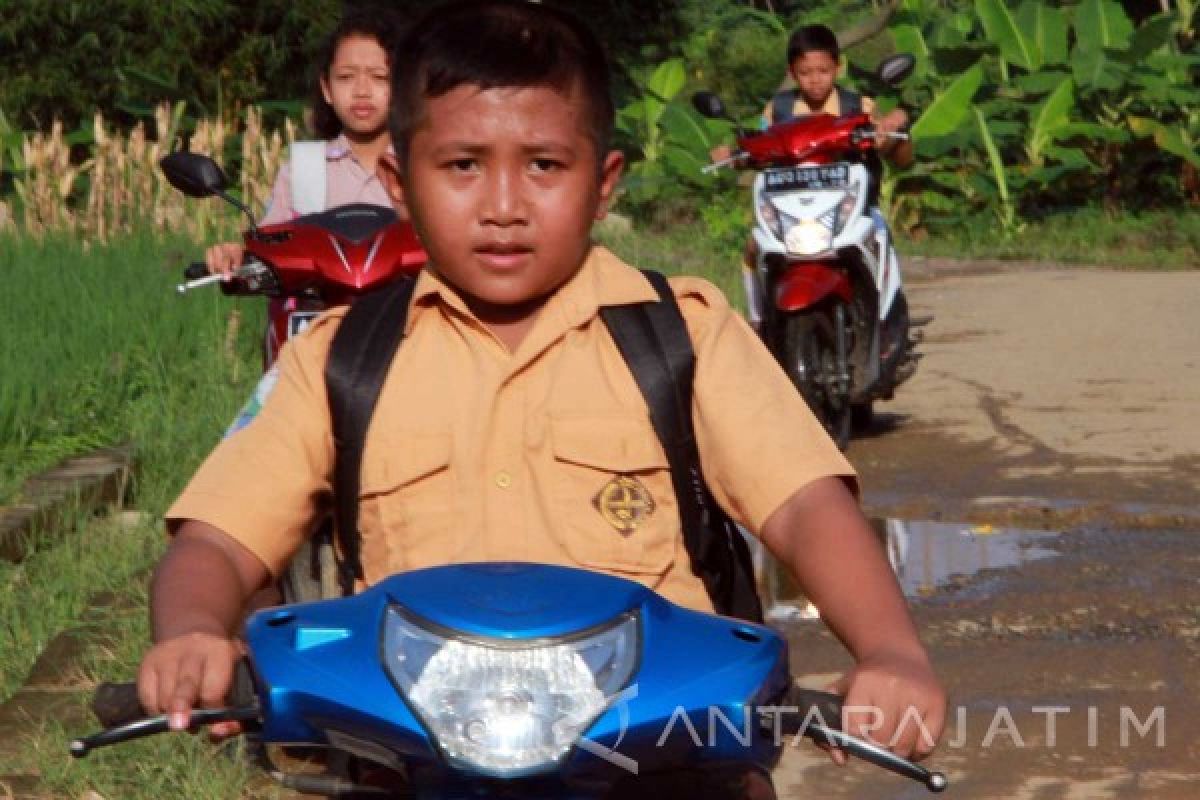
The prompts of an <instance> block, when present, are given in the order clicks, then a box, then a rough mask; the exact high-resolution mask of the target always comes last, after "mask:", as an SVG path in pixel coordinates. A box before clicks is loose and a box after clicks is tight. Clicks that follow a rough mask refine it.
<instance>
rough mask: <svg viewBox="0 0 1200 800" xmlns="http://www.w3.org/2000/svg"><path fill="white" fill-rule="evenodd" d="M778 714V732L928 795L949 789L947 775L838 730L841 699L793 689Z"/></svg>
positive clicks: (806, 690)
mask: <svg viewBox="0 0 1200 800" xmlns="http://www.w3.org/2000/svg"><path fill="white" fill-rule="evenodd" d="M778 710H779V711H780V712H781V713H780V719H779V724H780V728H779V729H780V732H782V733H786V734H789V735H795V734H800V735H803V736H807V737H808V738H810V739H812V740H813V741H816V742H819V743H821V744H828V745H829V746H831V747H836V748H838V749H840V750H844V751H845V752H847V753H849V754H850V755H852V756H854V757H856V758H860V759H862V760H863V761H867V762H869V763H871V764H874V765H875V766H877V767H882V768H883V769H886V770H889V771H891V772H895V773H896V774H898V775H903V776H904V777H906V778H911V779H913V780H915V781H917V782H918V783H921V784H924V786H925V788H927V789H928V790H929V791H931V792H935V793H936V792H943V791H945V790H946V787H947V786H949V782H948V781H947V780H946V776H945V775H944V774H942V773H941V772H933V771H930V770H928V769H926V768H925V767H922V766H921V765H920V764H915V763H913V762H912V761H909V760H908V759H906V758H901V757H900V756H898V755H896V754H895V753H893V752H891V751H890V750H888V749H886V748H884V747H880V746H879V745H877V744H875V743H873V742H869V741H866V740H864V739H859V738H856V737H854V736H851V735H849V734H847V733H845V732H843V731H842V730H841V724H842V698H840V697H838V696H837V695H835V694H830V693H829V692H821V691H817V690H816V689H802V688H800V687H798V686H793V687H792V688H791V690H790V691H789V692H788V694H787V697H786V698H785V705H784V706H783V707H781V708H780V709H778Z"/></svg>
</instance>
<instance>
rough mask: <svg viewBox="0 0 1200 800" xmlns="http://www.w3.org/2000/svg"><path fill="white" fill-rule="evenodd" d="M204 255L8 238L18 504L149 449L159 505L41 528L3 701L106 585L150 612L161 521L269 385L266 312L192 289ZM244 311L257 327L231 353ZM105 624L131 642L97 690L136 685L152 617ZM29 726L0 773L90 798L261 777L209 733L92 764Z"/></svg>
mask: <svg viewBox="0 0 1200 800" xmlns="http://www.w3.org/2000/svg"><path fill="white" fill-rule="evenodd" d="M199 252H200V251H199V247H198V246H196V245H194V244H191V243H189V242H187V241H186V240H182V239H179V240H167V241H163V240H161V239H156V238H154V237H151V236H137V237H131V238H129V239H127V240H125V241H123V242H121V243H120V244H119V245H115V246H111V247H104V248H93V249H91V251H90V252H85V251H84V249H83V248H81V247H80V246H79V245H78V244H76V243H74V242H71V241H69V240H66V239H50V240H48V241H46V242H45V243H42V244H39V243H36V242H33V241H30V240H18V239H15V238H12V237H7V236H0V264H2V265H3V269H4V274H5V276H6V277H7V278H8V279H9V280H8V281H7V285H8V287H9V290H10V295H11V296H10V298H9V302H8V303H7V304H6V309H5V313H4V314H3V315H0V376H3V377H2V378H0V504H2V503H4V502H6V501H8V502H11V501H13V500H14V499H17V493H18V489H19V486H20V484H21V482H22V480H23V479H24V478H26V477H28V476H29V475H31V474H33V473H35V472H37V471H39V470H41V469H44V468H46V467H49V466H51V465H52V464H54V463H55V462H57V461H59V460H60V459H62V458H64V457H67V456H70V455H75V454H77V453H79V452H82V451H85V450H88V449H90V448H92V447H95V446H98V445H104V444H112V443H117V442H131V443H132V444H133V445H134V447H135V449H136V454H137V471H136V474H135V478H134V482H133V484H134V485H133V503H134V504H135V506H136V507H137V508H139V509H141V510H143V511H145V512H147V514H146V519H145V520H144V522H142V523H141V524H138V525H135V526H133V527H121V526H117V525H115V524H110V523H108V522H106V521H104V520H102V519H98V518H94V517H92V516H90V515H85V514H80V515H77V517H76V520H77V522H76V525H75V526H74V528H73V529H72V530H68V531H65V532H64V534H63V535H61V536H57V537H54V538H52V539H51V538H39V537H37V536H36V535H35V536H34V537H33V552H32V554H31V555H30V556H29V557H28V558H27V559H26V560H25V561H24V562H22V563H21V564H16V565H13V564H7V563H3V562H0V698H6V697H8V696H9V695H10V693H11V692H12V691H14V690H15V689H16V688H17V687H18V685H19V684H20V682H21V681H22V680H24V678H25V676H26V675H27V673H28V671H29V669H30V667H31V666H32V664H33V662H34V660H35V659H36V658H37V656H38V655H39V653H40V652H41V650H42V649H43V648H44V647H45V646H46V644H47V643H48V642H49V641H50V640H51V639H52V638H53V637H54V635H55V634H57V633H58V632H60V631H63V630H66V629H68V628H71V627H73V626H74V625H76V624H77V621H78V620H79V619H80V617H81V615H82V614H83V612H84V611H85V609H86V608H87V607H88V604H89V602H90V600H91V599H92V598H93V597H94V596H95V595H96V593H98V592H102V591H110V592H112V591H115V592H118V593H122V594H124V595H125V596H126V597H127V599H128V601H129V604H130V605H131V606H132V607H133V608H135V609H142V608H144V604H145V584H146V575H147V574H148V570H149V569H150V567H151V566H152V565H153V564H154V562H155V561H156V560H157V558H158V556H159V554H160V553H161V552H162V548H163V545H164V537H163V533H162V525H161V514H162V512H163V510H164V509H165V507H166V505H167V504H168V503H169V502H170V501H171V499H173V497H174V496H175V494H177V493H178V491H179V489H180V488H181V487H182V485H183V483H184V482H185V481H186V480H187V478H188V476H190V475H191V473H192V472H193V471H194V470H195V468H196V466H197V465H198V463H199V462H200V460H201V459H202V458H203V457H204V456H205V455H206V454H207V453H208V451H209V450H210V449H211V447H212V446H213V444H214V443H215V442H216V441H217V439H218V438H219V437H220V435H221V431H222V430H223V428H224V426H225V425H227V424H228V422H229V421H230V420H231V419H232V418H233V415H234V413H235V411H236V410H237V408H238V407H239V406H240V405H241V404H242V402H243V401H244V400H245V398H246V397H247V396H248V395H249V393H250V391H251V389H252V387H253V385H254V383H255V381H256V380H257V377H258V375H257V373H258V371H259V354H258V342H259V340H260V339H259V335H260V333H261V331H262V324H263V322H262V317H263V302H262V301H261V300H260V299H257V298H246V299H231V298H225V297H224V296H222V295H221V294H220V292H219V291H208V292H205V291H197V292H195V293H194V294H191V295H188V296H185V297H182V298H181V297H179V296H178V295H176V293H175V291H174V285H175V283H176V282H177V280H178V275H179V272H180V268H181V267H182V265H184V264H185V263H187V262H188V261H190V260H193V259H194V258H195V257H196V256H197V254H198V253H199ZM234 309H239V313H240V335H239V336H238V337H237V340H236V341H235V346H234V348H233V352H232V353H230V352H227V346H226V340H227V330H228V326H229V320H230V315H231V313H232V312H233V311H234ZM104 627H105V628H106V629H107V632H108V633H111V634H114V635H115V644H113V643H111V642H104V641H102V640H98V641H97V642H95V643H94V645H93V646H92V647H90V648H89V649H88V650H87V652H85V654H84V657H83V661H82V663H81V669H82V671H83V675H82V676H81V679H82V680H83V681H84V683H85V685H86V682H87V681H93V680H94V681H98V680H128V679H131V678H132V677H133V675H134V673H135V670H136V665H137V662H138V660H139V658H140V656H141V653H142V652H143V651H144V649H145V647H146V644H147V643H148V631H147V625H146V615H145V612H144V610H137V611H135V612H134V613H119V614H113V615H111V616H110V617H109V618H108V619H106V620H105V626H104ZM105 638H108V637H105ZM80 701H81V702H83V698H82V697H81V700H80ZM5 733H6V734H11V733H13V732H11V731H5ZM28 733H29V734H30V737H31V738H30V739H29V740H28V745H27V747H25V748H24V749H23V750H22V751H21V754H20V756H19V757H18V758H17V762H16V763H0V774H31V773H33V774H39V775H41V776H42V782H43V785H44V788H45V790H46V791H47V792H50V793H51V794H53V795H54V796H71V797H80V796H83V794H84V792H85V791H86V790H87V789H89V788H90V789H94V790H95V791H97V792H99V793H100V794H101V795H102V796H105V797H126V798H156V797H164V796H169V797H180V796H187V797H213V798H217V797H222V798H225V797H233V796H238V795H240V794H241V793H242V787H243V786H244V784H245V782H246V778H247V768H246V767H245V765H244V764H242V763H241V762H239V761H238V760H236V759H230V758H227V757H225V756H220V757H217V756H216V755H215V754H214V753H215V751H214V750H213V749H212V748H211V747H208V746H207V745H206V744H205V743H204V741H203V737H164V738H163V740H161V741H157V742H151V743H146V744H139V745H134V746H130V747H127V748H118V751H119V752H113V753H103V754H99V755H98V756H97V757H95V758H91V759H88V760H87V761H82V762H74V761H72V760H71V759H69V758H68V757H67V756H66V750H65V748H66V743H67V741H68V738H69V735H77V734H79V733H81V731H78V730H71V731H66V730H63V729H62V727H61V726H60V725H59V726H55V725H51V726H49V727H47V728H45V729H43V730H36V731H28Z"/></svg>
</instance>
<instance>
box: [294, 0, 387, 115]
mask: <svg viewBox="0 0 1200 800" xmlns="http://www.w3.org/2000/svg"><path fill="white" fill-rule="evenodd" d="M400 32H401V25H400V21H399V19H398V18H397V17H396V16H395V15H394V14H393V13H392V12H391V11H390V10H389V9H387V8H382V7H378V6H371V7H370V8H362V9H355V10H353V11H348V12H347V13H346V14H345V16H343V17H342V19H341V21H340V22H338V24H337V27H336V28H334V29H333V31H332V32H331V33H330V34H329V36H328V38H326V40H325V43H324V44H323V45H322V47H321V51H320V53H319V55H318V61H317V68H318V69H317V80H316V81H314V87H313V89H314V91H313V101H312V112H313V113H312V127H313V133H315V134H316V135H317V136H318V137H320V138H321V139H333V138H334V137H336V136H337V135H338V134H340V133H341V132H342V121H341V120H340V119H338V116H337V114H336V113H335V112H334V110H333V106H331V105H329V103H327V102H325V95H324V94H323V93H322V92H321V80H320V79H321V78H325V79H326V80H328V79H329V70H330V69H331V68H332V67H333V59H334V57H335V56H336V55H337V49H338V46H339V45H341V43H342V42H343V41H344V40H345V39H348V38H350V37H352V36H363V37H366V38H368V39H374V40H375V41H377V42H379V46H380V47H382V48H383V51H384V52H385V53H387V58H388V65H389V66H390V65H391V63H392V61H393V55H392V54H393V51H394V50H395V46H396V41H397V40H398V39H399V38H400Z"/></svg>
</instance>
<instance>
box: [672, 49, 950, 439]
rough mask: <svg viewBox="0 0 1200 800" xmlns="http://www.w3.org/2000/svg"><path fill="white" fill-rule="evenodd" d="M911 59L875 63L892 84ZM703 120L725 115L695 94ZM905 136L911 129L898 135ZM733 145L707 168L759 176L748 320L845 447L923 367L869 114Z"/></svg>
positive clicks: (806, 124) (777, 129)
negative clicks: (876, 408) (883, 210)
mask: <svg viewBox="0 0 1200 800" xmlns="http://www.w3.org/2000/svg"><path fill="white" fill-rule="evenodd" d="M912 64H913V62H912V58H911V56H893V57H892V58H889V59H887V60H886V61H884V62H883V64H882V65H881V66H880V68H879V75H880V77H881V79H882V80H883V81H884V82H885V83H887V84H888V85H895V84H897V83H899V82H900V81H902V80H903V79H904V78H905V77H907V76H908V74H909V73H910V72H911V71H912ZM693 102H694V105H695V106H696V109H697V110H698V111H699V112H700V113H701V114H703V115H704V116H707V117H712V118H725V119H729V118H730V117H729V115H728V113H727V112H726V111H725V107H724V105H723V104H722V102H721V100H720V99H719V98H717V97H716V95H713V94H712V93H709V92H699V93H697V94H696V95H695V97H694V98H693ZM891 135H892V136H894V137H897V138H905V137H907V134H903V133H897V134H891ZM737 144H738V149H737V150H736V151H735V152H734V153H733V154H732V155H731V156H730V157H729V158H727V159H725V160H723V161H720V162H718V163H716V164H713V165H711V166H710V167H708V168H707V169H720V168H722V167H732V168H735V169H749V170H755V171H756V172H757V175H755V178H754V188H753V201H754V220H755V224H754V229H753V236H754V240H755V242H756V244H757V246H758V247H757V250H758V257H757V263H756V265H755V270H754V274H753V276H752V277H751V279H750V285H749V286H748V287H747V288H748V291H747V295H748V297H747V301H748V304H749V316H750V317H751V319H752V320H755V321H757V322H758V327H759V331H760V333H761V335H762V337H763V340H764V341H765V342H766V344H767V347H768V348H770V350H771V351H772V353H774V354H775V357H776V358H777V359H778V360H779V362H780V363H781V364H782V365H783V367H784V369H785V370H787V372H788V374H789V375H790V376H791V378H792V380H793V381H794V382H795V384H796V386H797V388H798V389H799V390H800V392H801V393H802V394H803V395H804V399H805V400H806V401H807V402H808V404H809V407H810V408H811V409H812V410H813V413H814V414H816V415H817V417H818V418H819V419H820V420H821V421H822V423H823V424H824V425H825V428H826V430H828V431H829V433H830V435H831V436H832V437H833V439H834V440H835V441H836V442H837V444H838V446H839V447H845V445H846V443H847V442H848V440H849V437H850V431H851V426H852V422H854V421H857V422H858V423H859V424H865V423H866V422H867V421H868V420H869V419H870V416H871V412H872V408H873V404H874V402H875V401H876V400H888V399H891V397H892V393H893V392H894V391H895V389H896V387H897V386H899V385H900V384H901V383H903V382H904V381H905V380H907V379H908V378H910V377H912V375H913V373H914V372H915V371H916V365H917V359H918V358H919V355H918V354H917V353H916V350H915V345H916V344H917V341H918V340H919V337H914V336H912V335H911V330H912V328H913V327H915V325H919V324H925V323H927V322H928V321H929V320H928V319H926V320H917V321H914V320H911V319H910V318H909V313H908V304H907V301H906V300H905V297H904V292H903V290H902V285H901V279H900V263H899V259H898V258H897V256H896V251H895V248H894V247H893V246H892V241H891V236H890V233H889V231H888V229H887V226H886V224H885V223H884V221H883V218H882V215H881V214H880V213H879V210H878V208H877V205H876V203H877V195H878V191H879V187H878V181H879V172H880V166H879V164H880V161H879V158H878V155H877V153H876V131H875V128H874V125H873V124H872V122H871V118H870V116H869V115H867V114H865V113H854V114H845V115H842V116H839V117H835V116H832V115H829V114H813V115H809V116H805V117H800V118H797V119H794V120H790V121H787V122H781V123H778V124H776V125H772V126H771V127H769V128H767V129H766V130H765V131H762V132H761V133H743V132H740V131H739V135H738V138H737Z"/></svg>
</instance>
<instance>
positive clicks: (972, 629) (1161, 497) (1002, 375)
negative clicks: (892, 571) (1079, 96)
mask: <svg viewBox="0 0 1200 800" xmlns="http://www.w3.org/2000/svg"><path fill="white" fill-rule="evenodd" d="M910 297H911V302H912V305H913V308H914V313H916V314H921V313H932V314H934V315H935V316H936V320H935V322H934V323H933V324H932V325H930V326H929V329H928V338H927V342H926V345H925V347H924V350H925V352H926V354H927V355H926V358H925V360H924V361H923V362H922V364H921V369H920V371H919V372H918V374H917V376H916V377H915V378H914V379H913V380H912V381H911V382H910V383H909V384H908V385H906V386H904V387H903V388H902V390H901V392H899V393H898V394H897V397H896V399H895V400H894V401H893V402H891V403H886V404H882V405H881V406H880V411H881V412H882V413H880V414H879V416H878V420H877V423H876V424H875V426H874V427H873V429H872V430H870V431H868V432H867V434H866V435H865V436H864V437H862V438H859V439H857V440H855V441H854V442H853V443H852V444H851V446H850V448H849V455H850V457H851V459H852V460H853V461H854V462H855V463H856V465H857V466H858V467H859V469H860V470H861V472H862V474H863V477H864V483H865V486H866V498H865V499H866V503H867V506H868V508H869V509H871V510H874V511H876V512H882V513H890V514H893V515H899V516H908V517H910V518H911V517H924V518H936V519H941V520H944V521H949V520H965V519H968V518H969V519H971V520H974V521H976V522H985V521H986V522H992V523H1000V524H1002V523H1005V522H1015V523H1020V524H1023V525H1026V526H1031V527H1039V528H1046V529H1049V530H1053V531H1057V532H1059V533H1057V535H1054V536H1051V537H1049V538H1048V539H1039V540H1038V542H1037V545H1038V547H1047V548H1049V549H1051V550H1053V551H1054V552H1056V553H1058V555H1057V556H1055V557H1052V558H1045V559H1039V560H1023V563H1022V564H1021V565H1020V566H1019V567H1010V568H1001V569H994V570H986V571H984V572H982V573H980V574H979V575H976V576H974V577H973V578H969V579H962V580H958V581H954V582H952V585H951V586H950V587H949V588H948V589H942V590H940V591H936V592H934V593H932V594H931V595H929V596H927V597H923V598H920V599H918V600H916V601H915V604H914V606H915V611H914V613H915V615H916V618H917V620H918V623H919V625H920V626H921V630H922V632H923V636H924V638H925V639H926V641H927V643H928V645H929V647H930V649H931V652H932V654H933V656H934V659H935V662H936V664H937V666H938V669H939V671H940V673H941V674H942V676H943V679H944V681H945V683H946V685H947V687H948V689H949V692H950V697H951V706H952V712H953V713H952V718H951V724H950V726H949V730H948V738H947V740H946V742H945V743H944V744H943V747H942V749H941V751H940V752H939V753H938V754H937V755H936V756H935V758H934V759H933V761H934V763H935V764H936V766H938V767H940V768H942V769H944V770H945V771H946V772H947V773H948V774H949V776H950V778H951V779H952V781H953V783H954V788H953V789H952V794H950V795H948V796H958V797H970V798H972V800H978V799H981V798H1028V799H1029V800H1054V799H1055V798H1063V799H1064V800H1083V799H1085V798H1087V799H1090V798H1122V799H1123V798H1154V799H1155V800H1175V799H1176V798H1178V800H1183V799H1184V798H1195V797H1200V789H1197V786H1198V785H1200V505H1198V504H1197V503H1196V498H1197V496H1198V495H1197V489H1198V488H1200V421H1197V420H1196V418H1195V416H1196V411H1197V409H1200V369H1198V367H1200V324H1198V322H1197V311H1196V310H1197V309H1200V272H1197V273H1177V274H1165V273H1159V274H1136V273H1122V272H1112V271H1100V270H1096V271H1092V270H1087V271H1081V270H1075V271H1053V270H1042V269H1038V270H1016V271H1007V272H1003V273H986V272H985V273H983V274H981V273H980V272H979V271H967V272H966V273H964V274H949V275H948V274H944V272H943V273H942V274H940V275H939V274H938V273H937V272H936V271H933V270H926V271H925V272H924V274H921V275H919V276H917V278H916V279H915V280H911V281H910ZM962 528H963V530H964V531H967V532H968V534H970V532H971V531H972V530H974V531H976V532H977V533H976V534H973V535H968V536H967V537H966V538H965V539H964V540H965V541H968V542H970V543H971V545H972V546H976V545H977V546H978V547H979V548H986V547H987V546H988V545H987V542H986V541H985V539H986V534H985V533H984V534H979V533H978V532H986V531H988V530H991V529H990V528H988V527H987V526H974V527H973V526H971V525H963V526H962ZM927 555H928V554H927ZM933 555H935V556H936V555H938V554H937V553H934V554H933ZM942 555H944V554H942ZM984 560H986V559H984ZM910 566H912V567H913V568H916V567H918V566H920V565H919V564H916V563H914V564H912V565H910ZM925 566H928V565H925ZM786 630H787V632H788V633H789V638H790V641H791V642H792V645H793V647H792V654H793V665H794V669H795V670H796V671H797V672H798V673H799V674H801V675H802V676H803V680H804V681H805V682H808V683H812V684H814V685H820V684H822V683H823V682H824V681H826V680H828V679H829V678H830V677H832V676H834V675H836V674H837V673H838V671H839V670H841V669H843V668H844V667H845V666H846V664H847V660H846V657H845V655H844V653H843V652H842V651H841V649H840V647H839V646H838V645H837V643H836V642H835V641H833V640H832V638H831V637H830V636H829V635H828V634H827V633H823V632H822V630H821V628H820V626H819V625H818V624H817V623H807V622H794V623H790V624H788V625H787V626H786ZM776 778H777V783H778V786H779V789H780V795H781V796H782V797H795V798H800V797H807V796H813V795H816V794H818V793H820V795H821V796H826V797H831V798H840V797H855V798H867V799H868V800H870V799H873V798H909V797H913V798H915V797H921V796H924V795H925V792H924V791H923V790H922V789H921V788H920V787H917V786H916V785H914V784H911V783H910V782H907V781H905V780H904V779H901V778H897V777H895V776H891V775H889V774H884V773H880V772H879V771H878V770H875V769H874V768H870V767H867V766H865V765H861V764H859V765H854V766H851V767H848V768H846V769H842V770H839V769H837V768H835V767H832V766H829V765H828V764H827V762H826V760H825V759H824V756H822V755H821V754H819V753H816V752H815V751H813V750H812V748H811V747H809V746H808V745H807V744H803V743H802V744H801V745H800V746H799V747H797V748H790V749H789V750H788V752H787V755H786V756H785V760H784V764H783V766H782V767H781V768H780V770H779V771H778V772H777V775H776Z"/></svg>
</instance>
